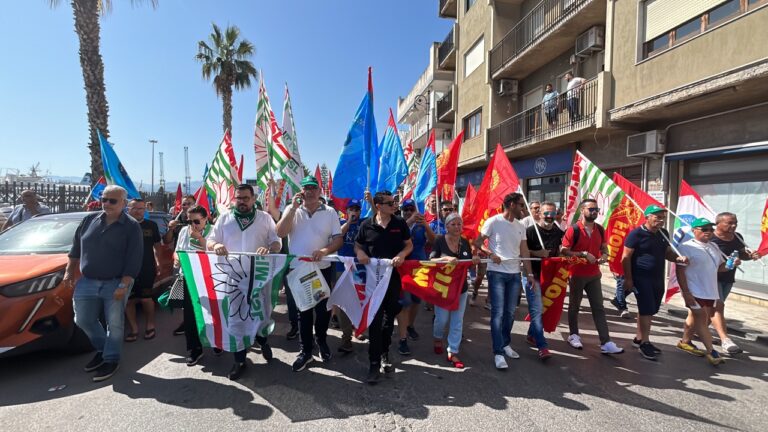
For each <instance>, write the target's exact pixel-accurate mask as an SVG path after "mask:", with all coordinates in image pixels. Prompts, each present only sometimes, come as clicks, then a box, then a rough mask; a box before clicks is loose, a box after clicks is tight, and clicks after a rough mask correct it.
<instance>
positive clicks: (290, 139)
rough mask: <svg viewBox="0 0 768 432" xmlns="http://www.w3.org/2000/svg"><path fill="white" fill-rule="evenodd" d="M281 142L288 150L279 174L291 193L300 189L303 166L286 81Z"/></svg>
mask: <svg viewBox="0 0 768 432" xmlns="http://www.w3.org/2000/svg"><path fill="white" fill-rule="evenodd" d="M283 144H284V145H285V148H286V149H287V150H288V156H289V158H288V160H287V161H286V163H285V166H284V167H283V169H282V171H281V172H280V175H281V176H282V177H283V179H284V180H285V181H286V182H287V183H288V186H289V187H290V191H291V195H293V194H295V193H298V192H299V191H300V190H301V179H302V178H304V166H303V165H302V163H301V155H300V154H299V141H298V139H297V138H296V124H295V123H294V120H293V107H292V106H291V95H290V94H289V93H288V83H286V84H285V99H284V102H283Z"/></svg>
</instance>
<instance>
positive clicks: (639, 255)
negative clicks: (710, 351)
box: [621, 205, 688, 360]
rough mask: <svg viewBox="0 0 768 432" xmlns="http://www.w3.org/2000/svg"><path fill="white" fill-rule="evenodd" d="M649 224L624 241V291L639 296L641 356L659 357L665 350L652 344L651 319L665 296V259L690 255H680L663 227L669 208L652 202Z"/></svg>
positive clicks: (647, 216) (638, 344) (638, 345)
mask: <svg viewBox="0 0 768 432" xmlns="http://www.w3.org/2000/svg"><path fill="white" fill-rule="evenodd" d="M643 214H644V215H645V223H644V224H643V225H640V226H639V227H637V228H635V229H633V230H632V231H630V233H629V234H628V235H627V238H626V240H624V254H623V255H622V257H621V266H622V268H623V269H624V290H625V292H634V293H635V297H637V332H636V334H635V338H634V339H633V340H632V345H634V346H635V347H636V348H639V349H640V355H642V356H643V357H645V358H647V359H648V360H656V356H657V355H658V354H660V353H661V350H660V349H658V348H657V347H656V346H654V345H653V344H651V341H650V336H651V320H652V319H653V316H654V315H656V313H658V312H659V307H660V306H661V300H662V299H663V298H664V279H665V270H666V268H665V263H664V260H665V259H666V260H667V261H670V262H674V263H679V264H686V263H688V258H687V257H684V256H678V255H677V253H676V252H675V251H674V250H673V249H672V247H671V246H670V244H669V241H668V239H669V233H668V232H667V230H665V229H664V228H663V226H664V222H665V221H666V216H667V210H666V209H664V208H662V207H660V206H657V205H649V206H648V207H647V208H646V209H645V212H644V213H643Z"/></svg>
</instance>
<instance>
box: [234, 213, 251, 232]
mask: <svg viewBox="0 0 768 432" xmlns="http://www.w3.org/2000/svg"><path fill="white" fill-rule="evenodd" d="M232 214H234V215H235V220H236V221H237V225H238V226H240V231H245V230H246V229H248V227H249V226H251V224H252V223H253V221H254V220H256V208H255V207H251V210H250V211H249V212H247V213H240V212H239V211H237V208H233V209H232Z"/></svg>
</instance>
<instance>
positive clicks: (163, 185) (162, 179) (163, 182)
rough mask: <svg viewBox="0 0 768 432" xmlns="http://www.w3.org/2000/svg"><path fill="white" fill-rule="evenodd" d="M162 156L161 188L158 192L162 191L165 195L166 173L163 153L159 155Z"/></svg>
mask: <svg viewBox="0 0 768 432" xmlns="http://www.w3.org/2000/svg"><path fill="white" fill-rule="evenodd" d="M158 155H159V156H160V188H159V189H158V190H162V191H163V194H165V171H164V170H163V152H160V153H158Z"/></svg>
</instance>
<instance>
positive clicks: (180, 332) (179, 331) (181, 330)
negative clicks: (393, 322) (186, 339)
mask: <svg viewBox="0 0 768 432" xmlns="http://www.w3.org/2000/svg"><path fill="white" fill-rule="evenodd" d="M183 334H184V321H182V322H181V324H179V326H178V327H176V330H174V331H173V335H174V336H181V335H183Z"/></svg>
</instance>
